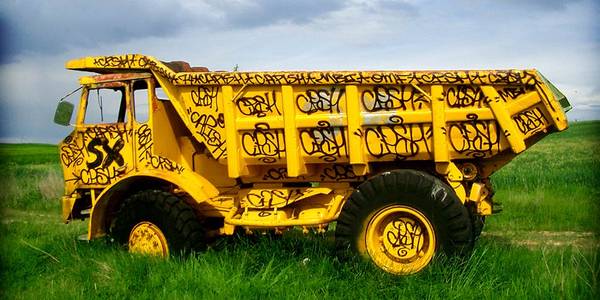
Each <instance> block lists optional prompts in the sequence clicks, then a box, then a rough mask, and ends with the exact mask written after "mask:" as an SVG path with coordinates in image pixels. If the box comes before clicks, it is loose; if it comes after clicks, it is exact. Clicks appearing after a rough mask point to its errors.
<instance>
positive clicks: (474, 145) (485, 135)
mask: <svg viewBox="0 0 600 300" xmlns="http://www.w3.org/2000/svg"><path fill="white" fill-rule="evenodd" d="M468 117H469V118H470V119H472V121H471V122H461V123H453V124H451V125H450V126H449V132H450V136H451V137H452V138H451V139H450V145H451V146H452V148H453V149H454V150H455V151H456V152H458V153H461V154H462V153H465V154H466V155H468V156H472V157H485V156H487V155H491V154H493V150H494V149H497V150H500V132H499V131H498V130H496V123H495V121H478V120H477V116H476V115H472V116H468Z"/></svg>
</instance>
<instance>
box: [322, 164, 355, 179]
mask: <svg viewBox="0 0 600 300" xmlns="http://www.w3.org/2000/svg"><path fill="white" fill-rule="evenodd" d="M359 177H360V176H358V175H356V174H354V171H353V170H352V165H341V164H333V165H332V166H330V167H326V168H325V169H323V172H322V173H321V180H324V181H325V180H335V181H339V180H352V179H358V178H359Z"/></svg>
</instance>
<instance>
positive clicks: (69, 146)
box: [60, 135, 84, 167]
mask: <svg viewBox="0 0 600 300" xmlns="http://www.w3.org/2000/svg"><path fill="white" fill-rule="evenodd" d="M83 149H84V147H83V146H79V145H78V144H77V139H74V138H73V136H72V135H70V136H68V137H66V138H65V140H64V141H63V146H62V147H60V159H61V161H62V163H63V164H64V165H65V167H71V166H79V165H81V164H82V163H83V161H84V157H83Z"/></svg>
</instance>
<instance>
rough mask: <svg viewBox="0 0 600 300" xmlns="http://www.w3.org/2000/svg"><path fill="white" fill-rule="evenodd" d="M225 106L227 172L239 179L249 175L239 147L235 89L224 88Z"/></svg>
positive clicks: (227, 86)
mask: <svg viewBox="0 0 600 300" xmlns="http://www.w3.org/2000/svg"><path fill="white" fill-rule="evenodd" d="M222 91H223V106H224V109H225V134H226V135H227V170H228V171H229V177H231V178H237V177H240V176H241V175H247V174H248V169H247V167H246V165H245V163H244V162H243V161H242V157H241V154H240V147H239V145H238V142H239V140H238V132H237V124H236V116H235V107H234V104H233V88H232V87H231V86H230V85H225V86H223V87H222Z"/></svg>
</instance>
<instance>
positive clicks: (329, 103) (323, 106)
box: [296, 87, 345, 114]
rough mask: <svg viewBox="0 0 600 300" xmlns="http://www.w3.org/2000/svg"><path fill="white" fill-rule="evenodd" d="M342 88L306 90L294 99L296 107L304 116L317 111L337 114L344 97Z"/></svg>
mask: <svg viewBox="0 0 600 300" xmlns="http://www.w3.org/2000/svg"><path fill="white" fill-rule="evenodd" d="M344 91H345V90H344V89H343V88H341V89H340V88H336V87H331V88H330V89H319V90H313V89H309V90H306V92H305V93H304V94H300V95H298V96H297V97H296V106H297V107H298V109H299V110H300V111H301V112H303V113H306V114H312V113H315V112H318V111H322V112H329V113H334V112H336V113H339V112H340V106H339V104H340V99H342V97H343V96H344Z"/></svg>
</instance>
